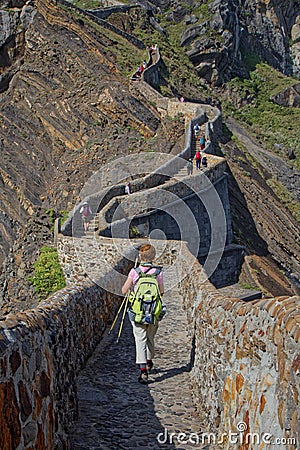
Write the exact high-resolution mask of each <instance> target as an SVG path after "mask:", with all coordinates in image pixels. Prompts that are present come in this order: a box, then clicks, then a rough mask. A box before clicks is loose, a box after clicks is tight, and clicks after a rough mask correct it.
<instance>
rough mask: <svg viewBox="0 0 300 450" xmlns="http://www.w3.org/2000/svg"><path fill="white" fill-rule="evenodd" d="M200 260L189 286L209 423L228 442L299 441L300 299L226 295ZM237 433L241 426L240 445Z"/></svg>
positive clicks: (195, 374)
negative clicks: (233, 439) (232, 437)
mask: <svg viewBox="0 0 300 450" xmlns="http://www.w3.org/2000/svg"><path fill="white" fill-rule="evenodd" d="M181 261H182V262H183V263H182V267H181V270H182V271H183V272H184V271H186V272H188V270H187V267H188V265H187V263H186V262H185V259H184V258H182V259H181ZM197 265H198V263H197V262H195V263H194V266H193V269H192V271H190V273H189V274H188V275H187V276H186V278H185V279H184V280H183V281H182V282H181V293H182V298H183V300H184V307H185V309H186V312H187V314H188V317H189V323H190V332H191V335H192V336H191V337H192V338H193V340H194V342H195V359H194V367H193V369H192V378H193V383H194V393H195V396H196V398H197V403H198V407H199V412H201V416H202V417H204V418H205V424H206V426H207V427H208V429H209V430H210V431H211V432H212V433H216V434H217V435H218V436H219V438H220V439H221V436H222V435H223V443H222V446H221V448H222V449H230V450H236V449H241V450H242V449H252V448H261V447H259V445H258V443H257V439H260V443H261V444H264V448H273V446H272V445H271V444H272V443H274V442H275V440H276V439H277V442H281V443H283V445H282V448H287V449H297V448H299V443H300V410H299V396H300V377H299V374H300V353H299V341H300V298H299V297H291V298H288V297H278V298H273V299H262V300H256V301H253V302H247V303H245V302H243V301H241V300H239V299H234V298H226V297H224V296H222V295H220V293H219V292H218V291H217V290H216V289H215V288H214V287H213V286H212V285H211V284H210V283H209V282H208V281H201V278H200V277H199V276H198V274H199V273H200V272H201V269H202V268H201V266H200V265H198V266H197ZM230 433H238V434H237V435H236V436H238V440H237V441H236V443H235V444H234V443H233V442H230V440H229V438H228V437H229V436H230ZM224 436H225V438H224ZM258 436H259V438H258ZM253 439H254V441H253ZM255 439H256V440H255ZM262 439H265V441H263V440H262ZM247 440H248V444H247V443H246V442H247ZM279 440H280V441H279ZM253 442H254V444H257V445H253ZM251 443H252V445H251ZM278 445H279V444H278Z"/></svg>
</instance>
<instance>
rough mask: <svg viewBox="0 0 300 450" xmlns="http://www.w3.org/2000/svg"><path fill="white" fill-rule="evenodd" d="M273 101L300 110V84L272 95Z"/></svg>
mask: <svg viewBox="0 0 300 450" xmlns="http://www.w3.org/2000/svg"><path fill="white" fill-rule="evenodd" d="M271 100H272V101H273V102H274V103H277V104H278V105H280V106H287V107H294V108H300V83H297V84H295V85H294V86H291V87H288V88H286V89H284V90H283V91H282V92H279V94H275V95H272V96H271Z"/></svg>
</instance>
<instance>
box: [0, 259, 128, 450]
mask: <svg viewBox="0 0 300 450" xmlns="http://www.w3.org/2000/svg"><path fill="white" fill-rule="evenodd" d="M128 264H129V262H128V261H127V260H126V259H125V260H124V259H122V260H119V264H118V270H119V271H120V273H121V272H122V270H124V271H125V272H126V273H127V271H128V270H129V265H128ZM130 264H131V263H130ZM131 265H132V264H131ZM105 283H106V287H107V289H106V290H105V291H104V290H103V289H102V288H100V287H99V286H98V285H96V284H94V283H92V282H91V280H90V279H86V280H85V283H83V282H82V280H81V283H80V286H78V287H75V286H74V285H73V286H70V287H67V288H65V289H63V290H61V291H59V292H57V293H56V294H55V295H52V296H51V297H49V298H48V299H47V301H45V302H43V303H41V304H40V305H39V307H38V308H35V309H32V310H29V311H25V312H22V313H18V314H16V315H12V314H9V315H8V316H6V318H5V319H2V320H1V321H0V398H1V402H0V448H1V450H12V449H15V450H24V449H29V448H40V449H46V448H47V449H49V450H50V449H51V450H52V449H57V450H58V449H62V448H65V449H67V448H69V447H68V441H67V437H66V436H67V435H66V433H67V429H68V426H69V425H70V424H71V423H72V422H73V421H74V419H75V418H76V415H77V394H76V376H77V374H78V372H79V371H80V370H81V368H82V367H83V366H84V365H85V362H86V361H87V359H88V357H89V356H90V355H91V354H92V353H93V350H94V349H95V346H96V345H97V344H98V342H99V341H100V339H101V336H102V334H103V332H104V330H105V328H106V326H107V323H108V321H110V320H111V319H112V317H113V314H114V312H115V311H116V307H117V305H118V303H119V298H118V297H117V296H116V295H114V294H111V293H110V289H109V287H111V289H112V290H111V292H113V290H114V289H115V288H114V286H115V285H116V284H118V280H117V279H116V275H115V273H113V274H112V275H110V273H107V274H106V280H105Z"/></svg>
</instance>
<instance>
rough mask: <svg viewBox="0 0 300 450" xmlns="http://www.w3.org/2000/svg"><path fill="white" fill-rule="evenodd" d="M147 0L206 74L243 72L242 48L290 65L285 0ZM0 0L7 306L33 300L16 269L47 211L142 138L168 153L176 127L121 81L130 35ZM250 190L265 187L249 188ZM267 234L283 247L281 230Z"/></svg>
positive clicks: (47, 7)
mask: <svg viewBox="0 0 300 450" xmlns="http://www.w3.org/2000/svg"><path fill="white" fill-rule="evenodd" d="M144 3H147V2H144ZM156 3H157V5H156V7H155V8H154V9H153V11H154V13H156V12H157V11H163V14H165V15H166V17H167V20H170V21H175V22H176V21H182V20H185V22H186V24H187V26H188V29H187V30H186V31H185V32H184V33H183V35H182V45H183V46H184V48H185V49H186V51H187V53H188V55H189V57H190V59H191V60H192V62H193V64H194V66H195V67H196V69H197V71H198V74H199V76H200V77H201V78H203V79H205V80H206V81H207V82H211V83H214V84H220V83H221V82H222V81H224V80H227V79H229V78H230V77H232V76H234V75H242V76H245V75H246V74H247V70H246V69H247V68H246V66H245V65H244V63H243V58H242V56H243V54H244V53H245V54H246V53H247V51H246V50H249V48H251V51H252V50H253V53H256V54H257V55H259V56H261V57H262V58H264V59H266V60H267V61H268V62H269V63H271V64H273V65H274V66H275V67H278V68H280V69H281V70H282V71H283V72H285V73H292V72H293V73H298V72H297V70H299V61H298V60H297V57H296V56H295V52H294V53H293V51H294V50H293V49H295V48H296V47H293V46H292V48H289V46H288V40H289V38H291V39H292V40H293V41H292V43H293V45H294V46H297V45H299V43H298V41H299V29H298V27H299V20H298V19H297V17H299V4H298V2H296V1H293V0H290V1H279V0H277V1H273V2H272V3H271V2H260V3H257V2H254V1H247V2H241V1H239V0H226V1H222V2H221V1H219V0H216V1H214V2H210V3H209V5H208V8H207V14H204V13H201V14H199V13H196V12H195V14H191V11H193V10H194V8H195V7H196V6H197V5H198V6H199V3H197V4H196V3H194V2H192V1H191V2H190V4H189V7H187V6H183V5H182V4H181V3H180V4H178V3H176V2H175V1H173V2H168V4H164V3H159V2H156ZM242 3H243V4H242ZM201 4H206V2H203V3H201ZM1 8H2V9H1V10H0V23H1V27H0V30H1V31H0V61H1V64H0V66H1V69H0V92H1V94H0V149H1V150H0V151H1V159H0V186H1V198H0V200H1V203H0V263H1V265H2V263H3V262H4V261H5V263H4V264H3V269H2V279H1V280H0V284H1V286H2V298H0V306H1V305H6V307H5V309H4V311H8V310H9V309H10V305H9V302H10V301H14V302H18V301H19V302H20V303H21V304H20V308H22V305H23V308H24V307H27V306H31V305H32V304H34V303H35V302H36V298H35V296H34V293H33V290H32V287H31V286H30V284H29V283H28V281H27V275H28V273H29V272H30V271H31V266H32V263H33V262H34V261H35V260H36V257H37V253H38V248H39V247H40V246H41V245H42V244H45V243H51V241H52V231H51V223H50V221H49V214H47V211H48V210H49V209H50V210H53V211H52V212H53V214H54V216H55V215H59V214H60V213H61V211H62V210H68V211H70V210H71V209H72V208H73V206H74V205H75V203H76V201H77V200H78V198H79V193H80V190H81V188H82V186H83V185H84V183H85V182H86V180H87V179H88V178H89V177H90V175H91V174H92V173H94V172H95V171H97V170H98V169H100V168H101V166H102V165H103V164H104V163H105V162H106V161H108V160H112V159H114V158H116V157H117V156H119V155H122V154H128V153H130V152H132V151H135V152H139V151H140V150H143V151H147V150H152V148H151V142H150V140H149V139H148V138H150V137H153V136H155V142H156V143H155V149H156V150H158V151H165V152H176V148H177V147H178V146H179V147H180V146H181V145H182V141H180V136H182V135H183V132H184V129H183V126H182V128H180V127H179V129H178V128H177V129H176V131H175V130H174V129H173V130H172V124H171V123H170V122H168V121H165V122H163V121H161V119H160V117H159V116H158V115H157V114H156V112H155V109H154V108H153V105H152V104H151V103H150V102H148V101H147V100H146V99H145V98H142V97H138V96H137V95H135V94H134V90H130V89H129V83H128V80H127V79H126V78H124V77H123V76H122V75H121V73H120V71H119V68H118V56H119V55H118V53H120V52H122V51H126V54H124V55H122V56H126V57H127V58H128V55H132V54H135V53H136V52H138V51H139V49H138V48H135V46H134V45H133V44H132V43H130V42H127V41H126V42H123V43H122V46H119V40H120V39H121V40H122V38H121V37H119V36H118V37H117V36H115V35H113V34H111V33H110V32H108V31H107V30H106V29H105V28H103V29H102V28H101V27H99V26H97V27H96V28H95V27H94V26H93V25H92V23H91V21H90V20H86V18H85V17H84V16H81V15H80V14H78V13H71V12H70V10H68V9H66V8H65V7H64V8H62V7H60V6H59V5H56V4H55V2H51V1H46V0H38V1H37V2H36V3H33V2H32V3H31V1H28V2H25V1H23V0H15V1H14V0H8V1H7V2H6V3H5V5H2V6H1ZM159 8H160V9H159ZM121 22H122V21H121ZM121 22H120V23H121ZM266 30H268V33H266ZM267 36H268V37H267ZM122 49H123V50H122ZM124 49H126V50H124ZM141 56H142V54H141ZM143 58H144V55H143ZM128 61H130V57H129V58H128ZM297 61H298V62H297ZM297 64H298V65H297ZM297 67H298V69H297ZM174 126H176V127H178V123H176V124H174ZM179 147H178V148H179ZM237 176H238V172H237ZM245 186H247V183H245ZM245 189H246V188H245ZM254 191H255V192H257V197H258V198H259V196H264V195H265V193H264V190H259V188H258V187H256V186H255V189H254ZM255 195H256V194H255ZM276 208H277V205H276ZM276 210H278V208H277V209H276ZM251 211H252V210H251ZM48 212H49V211H48ZM254 212H255V207H253V213H254ZM264 215H265V210H263V209H262V210H261V216H260V217H258V216H257V215H256V216H255V219H256V220H257V222H258V223H266V222H267V219H266V217H265V216H264ZM272 233H276V230H275V231H272ZM257 239H258V238H257ZM268 239H269V241H270V242H272V236H271V235H270V236H268ZM290 239H292V238H290ZM276 242H278V245H279V246H281V247H282V248H284V247H285V244H284V236H281V237H280V239H279V240H278V241H276ZM272 248H273V250H272V251H274V253H276V252H277V249H276V246H273V247H272ZM279 253H280V258H281V259H280V261H281V262H282V263H283V264H284V263H285V262H286V261H287V260H288V258H289V257H291V255H293V251H292V241H291V240H289V248H288V250H287V251H282V249H281V248H280V252H279ZM284 267H286V268H287V269H291V270H293V267H291V266H289V265H288V264H287V265H286V266H284Z"/></svg>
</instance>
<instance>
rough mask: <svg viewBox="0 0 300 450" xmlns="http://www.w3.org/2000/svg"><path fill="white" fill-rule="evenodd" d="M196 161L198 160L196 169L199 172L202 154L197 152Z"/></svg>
mask: <svg viewBox="0 0 300 450" xmlns="http://www.w3.org/2000/svg"><path fill="white" fill-rule="evenodd" d="M195 160H196V169H197V170H199V169H200V166H201V153H200V152H199V151H198V150H197V151H196V154H195Z"/></svg>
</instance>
